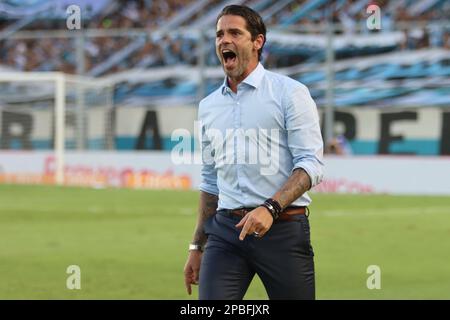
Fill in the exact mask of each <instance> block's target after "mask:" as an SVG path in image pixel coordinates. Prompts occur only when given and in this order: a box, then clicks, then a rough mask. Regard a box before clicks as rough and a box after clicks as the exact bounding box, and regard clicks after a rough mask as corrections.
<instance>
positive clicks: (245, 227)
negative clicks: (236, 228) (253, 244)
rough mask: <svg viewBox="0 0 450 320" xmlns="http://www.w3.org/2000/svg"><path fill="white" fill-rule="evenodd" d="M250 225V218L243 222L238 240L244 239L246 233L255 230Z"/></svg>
mask: <svg viewBox="0 0 450 320" xmlns="http://www.w3.org/2000/svg"><path fill="white" fill-rule="evenodd" d="M252 226H253V224H252V221H251V220H248V221H247V222H246V223H245V224H244V227H243V228H242V231H241V233H240V234H239V240H241V241H242V240H244V239H245V237H246V236H247V235H248V234H250V233H252V232H253V231H255V230H254V229H253V228H252Z"/></svg>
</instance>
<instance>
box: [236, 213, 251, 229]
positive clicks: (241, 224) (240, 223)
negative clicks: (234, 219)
mask: <svg viewBox="0 0 450 320" xmlns="http://www.w3.org/2000/svg"><path fill="white" fill-rule="evenodd" d="M248 217H249V215H248V214H247V215H245V216H244V217H243V218H242V219H241V221H239V223H238V224H237V225H236V228H242V226H243V225H244V224H245V223H246V222H247V219H248Z"/></svg>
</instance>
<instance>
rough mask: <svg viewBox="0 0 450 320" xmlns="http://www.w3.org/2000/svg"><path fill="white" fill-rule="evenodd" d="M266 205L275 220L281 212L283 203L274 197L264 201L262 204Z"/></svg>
mask: <svg viewBox="0 0 450 320" xmlns="http://www.w3.org/2000/svg"><path fill="white" fill-rule="evenodd" d="M261 206H263V207H265V208H266V209H267V210H269V212H270V214H271V215H272V218H273V220H274V221H275V220H277V219H278V217H279V216H280V213H281V205H280V204H279V203H278V201H276V200H274V199H271V198H270V199H267V200H266V201H264V203H263V204H262V205H261Z"/></svg>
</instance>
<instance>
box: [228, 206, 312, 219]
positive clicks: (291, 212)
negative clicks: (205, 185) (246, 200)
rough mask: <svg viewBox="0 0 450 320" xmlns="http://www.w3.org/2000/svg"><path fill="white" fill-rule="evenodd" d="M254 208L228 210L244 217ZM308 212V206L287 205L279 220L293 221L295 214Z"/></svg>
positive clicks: (232, 213) (234, 214)
mask: <svg viewBox="0 0 450 320" xmlns="http://www.w3.org/2000/svg"><path fill="white" fill-rule="evenodd" d="M254 209H255V208H239V209H234V210H226V211H227V212H228V213H229V214H231V215H233V216H236V217H239V218H243V217H244V216H245V215H246V214H247V213H249V212H250V211H252V210H254ZM307 212H308V209H307V208H306V207H287V208H286V209H284V210H283V211H282V212H281V213H280V216H279V217H278V219H277V221H292V220H295V219H294V218H293V216H296V215H298V214H306V213H307Z"/></svg>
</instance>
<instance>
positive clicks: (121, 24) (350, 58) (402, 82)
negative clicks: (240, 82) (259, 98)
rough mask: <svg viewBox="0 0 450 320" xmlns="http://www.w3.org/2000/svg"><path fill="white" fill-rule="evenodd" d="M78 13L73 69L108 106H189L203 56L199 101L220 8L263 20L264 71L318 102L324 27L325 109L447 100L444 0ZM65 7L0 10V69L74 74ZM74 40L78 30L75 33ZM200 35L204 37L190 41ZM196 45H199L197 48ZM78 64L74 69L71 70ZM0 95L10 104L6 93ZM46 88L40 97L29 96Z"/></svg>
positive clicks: (103, 3)
mask: <svg viewBox="0 0 450 320" xmlns="http://www.w3.org/2000/svg"><path fill="white" fill-rule="evenodd" d="M77 3H78V4H79V6H80V7H81V10H82V14H83V15H82V33H81V34H82V36H83V41H84V50H83V54H84V66H83V68H81V70H82V72H81V73H82V74H84V75H88V76H92V77H100V76H101V77H105V78H108V79H110V80H113V81H114V82H115V83H117V85H116V86H115V90H114V102H115V103H117V104H129V105H133V104H137V105H142V104H148V101H149V99H151V100H152V101H166V103H167V104H170V101H174V102H175V103H179V102H183V103H191V104H192V103H196V102H197V101H198V91H199V86H200V80H199V79H198V77H197V76H192V75H197V74H198V71H197V70H198V68H199V65H200V63H201V60H202V59H199V58H200V57H201V55H202V54H204V66H203V68H204V73H205V75H206V78H205V83H204V86H205V92H204V93H205V94H206V93H209V92H211V91H212V90H214V89H215V88H217V86H218V85H220V83H221V82H222V79H223V73H222V72H221V70H220V67H218V61H217V58H216V56H215V50H214V24H215V19H216V16H217V13H218V12H219V11H220V10H221V8H223V7H224V6H225V5H227V4H230V3H240V4H245V5H248V6H250V7H252V8H254V9H256V10H258V11H259V12H261V14H262V16H263V17H264V19H265V20H266V22H267V24H268V25H269V33H268V42H267V45H266V47H265V50H264V52H263V62H264V64H265V66H266V67H267V68H270V69H277V70H278V71H279V72H282V73H284V74H287V75H289V76H291V77H293V78H295V79H297V80H299V81H301V82H303V83H304V84H305V85H307V86H308V87H309V88H310V90H311V93H312V96H313V98H314V99H315V101H316V102H317V103H318V105H319V106H323V105H324V104H325V96H326V83H325V79H326V67H325V62H326V61H325V59H326V47H327V37H326V35H325V32H324V30H325V29H324V28H325V25H326V22H327V17H328V14H331V19H332V22H333V23H334V24H335V29H334V35H333V48H334V54H335V63H334V66H333V67H334V72H335V79H336V83H335V88H334V93H335V101H334V102H335V106H336V107H343V106H365V105H370V106H381V107H383V106H414V105H421V104H423V103H427V104H432V105H438V106H439V105H449V104H450V54H449V53H450V26H449V24H448V21H449V17H450V3H449V2H448V1H443V0H419V1H412V0H399V1H382V0H380V1H367V0H354V1H350V0H348V1H347V0H336V1H334V2H333V6H331V8H332V11H331V12H329V11H330V10H328V9H327V10H325V8H330V5H329V4H330V2H329V1H323V0H280V1H270V0H234V1H230V0H198V1H194V0H170V1H157V0H133V1H123V0H99V1H88V0H80V1H77ZM370 3H374V4H378V5H379V6H380V8H381V18H382V28H381V30H369V29H368V28H367V27H366V20H367V18H368V13H367V12H366V8H367V6H368V4H370ZM69 4H70V1H44V0H27V1H17V0H7V1H3V2H2V3H1V4H0V46H1V51H0V70H18V71H63V72H65V73H69V74H75V73H80V71H79V70H80V68H79V66H78V65H79V61H77V55H76V40H77V39H76V37H75V36H74V35H75V34H77V33H76V32H73V31H68V30H67V28H66V18H67V13H66V11H65V9H66V8H67V6H68V5H69ZM78 34H79V33H78ZM201 39H204V40H203V41H201ZM201 44H202V45H203V46H204V47H205V51H202V49H201ZM77 68H78V69H77ZM1 88H2V87H0V90H3V91H2V98H1V99H2V100H3V101H6V102H7V101H8V99H9V100H11V99H17V96H18V94H17V93H14V92H12V93H11V88H9V91H6V89H5V88H3V89H1ZM39 94H41V95H42V97H43V99H45V96H48V94H49V93H48V91H46V90H41V91H40V93H39V92H35V93H34V94H33V95H32V99H36V96H39ZM19 96H20V95H19Z"/></svg>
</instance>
